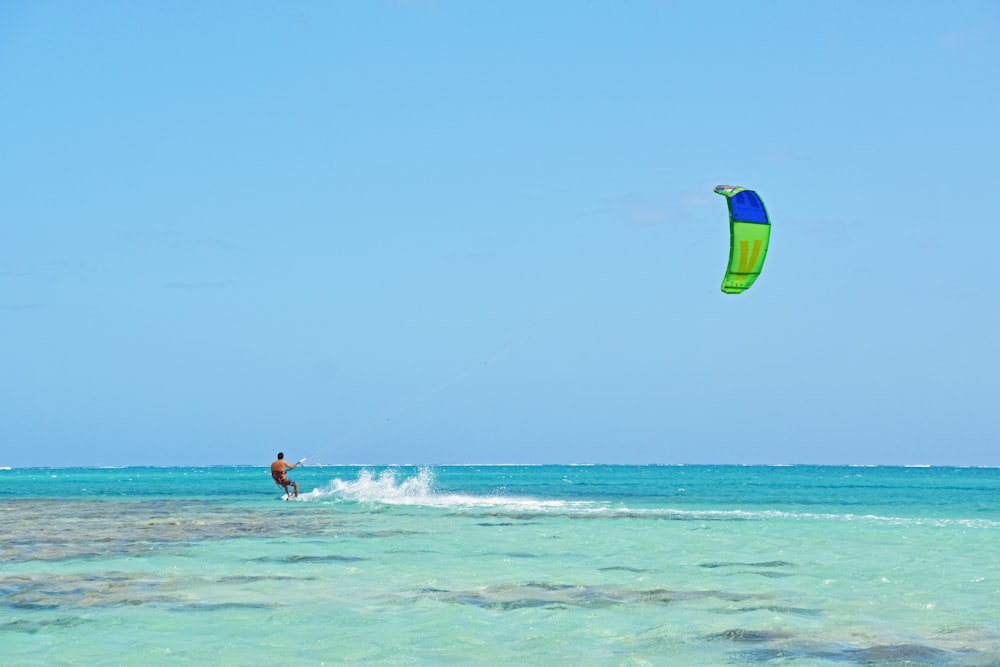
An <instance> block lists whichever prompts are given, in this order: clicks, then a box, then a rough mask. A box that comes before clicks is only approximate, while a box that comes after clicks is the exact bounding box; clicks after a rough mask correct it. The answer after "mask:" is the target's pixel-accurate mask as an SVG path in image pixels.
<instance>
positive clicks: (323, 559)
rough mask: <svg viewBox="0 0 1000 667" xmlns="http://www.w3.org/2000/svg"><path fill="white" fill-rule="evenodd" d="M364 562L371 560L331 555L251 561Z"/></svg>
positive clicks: (256, 561)
mask: <svg viewBox="0 0 1000 667" xmlns="http://www.w3.org/2000/svg"><path fill="white" fill-rule="evenodd" d="M362 560H369V559H368V558H360V557H358V556H341V555H339V554H331V555H329V556H261V557H260V558H251V559H250V561H251V562H253V563H329V562H341V563H354V562H357V561H362ZM263 578H267V579H270V578H273V577H263Z"/></svg>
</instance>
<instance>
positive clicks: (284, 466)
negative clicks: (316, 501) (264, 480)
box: [271, 452, 299, 498]
mask: <svg viewBox="0 0 1000 667" xmlns="http://www.w3.org/2000/svg"><path fill="white" fill-rule="evenodd" d="M298 467H299V464H298V463H296V464H295V465H291V464H290V463H288V461H286V460H285V453H284V452H278V460H277V461H275V462H274V463H272V464H271V477H272V478H273V479H274V483H275V484H277V485H278V486H283V487H285V497H286V498H290V497H291V495H292V494H291V492H290V491H289V490H288V487H289V486H294V487H295V497H296V498H298V497H299V485H298V484H297V483H295V482H293V481H292V480H290V479H288V477H286V476H285V472H286V471H288V470H292V469H293V468H298Z"/></svg>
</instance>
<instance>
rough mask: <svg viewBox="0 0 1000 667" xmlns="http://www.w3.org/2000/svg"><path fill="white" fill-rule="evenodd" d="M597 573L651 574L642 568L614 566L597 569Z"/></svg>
mask: <svg viewBox="0 0 1000 667" xmlns="http://www.w3.org/2000/svg"><path fill="white" fill-rule="evenodd" d="M597 571H598V572H614V571H621V572H649V570H646V569H643V568H640V567H626V566H624V565H612V566H610V567H599V568H597Z"/></svg>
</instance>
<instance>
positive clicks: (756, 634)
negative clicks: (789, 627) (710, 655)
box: [709, 628, 792, 642]
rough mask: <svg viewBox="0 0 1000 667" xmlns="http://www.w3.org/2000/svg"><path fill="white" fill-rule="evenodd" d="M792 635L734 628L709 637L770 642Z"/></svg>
mask: <svg viewBox="0 0 1000 667" xmlns="http://www.w3.org/2000/svg"><path fill="white" fill-rule="evenodd" d="M791 636H792V635H790V634H788V633H787V632H777V631H774V630H747V629H745V628H736V629H734V630H725V631H724V632H720V633H718V634H716V635H711V636H710V637H709V639H728V640H729V641H732V642H770V641H774V640H776V639H788V638H789V637H791Z"/></svg>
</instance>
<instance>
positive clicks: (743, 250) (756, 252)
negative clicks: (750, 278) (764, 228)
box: [739, 239, 761, 273]
mask: <svg viewBox="0 0 1000 667" xmlns="http://www.w3.org/2000/svg"><path fill="white" fill-rule="evenodd" d="M749 245H750V242H749V241H740V268H739V273H751V270H752V269H753V267H754V266H756V264H757V258H758V257H760V246H761V241H760V239H756V240H755V241H754V242H753V253H752V254H751V255H750V257H749V259H748V258H747V251H748V250H749Z"/></svg>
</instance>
